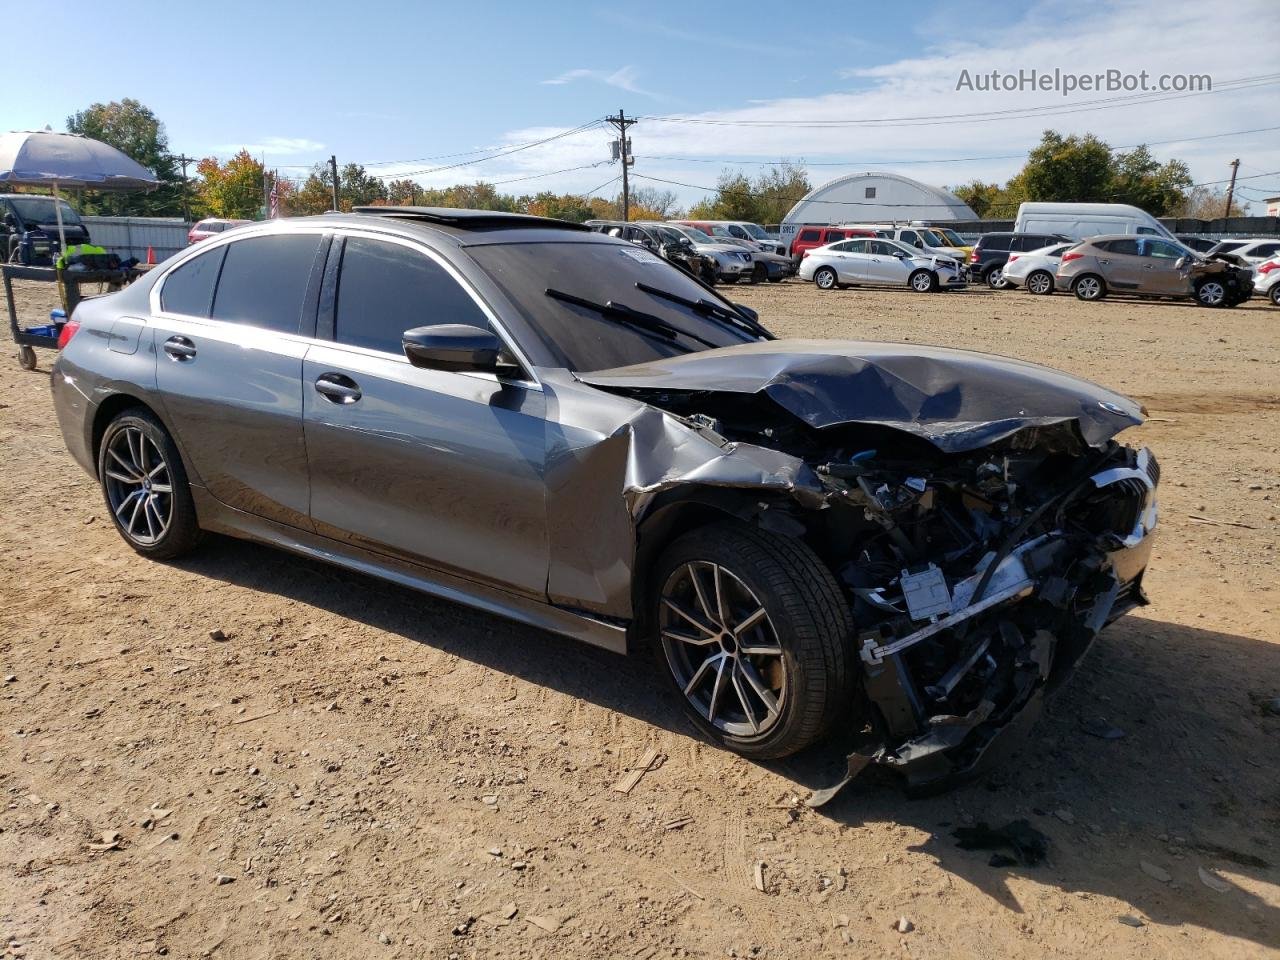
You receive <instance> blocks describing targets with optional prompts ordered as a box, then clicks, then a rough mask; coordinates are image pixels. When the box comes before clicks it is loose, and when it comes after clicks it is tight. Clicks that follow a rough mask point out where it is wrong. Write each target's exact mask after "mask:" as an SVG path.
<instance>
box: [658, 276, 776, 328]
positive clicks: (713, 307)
mask: <svg viewBox="0 0 1280 960" xmlns="http://www.w3.org/2000/svg"><path fill="white" fill-rule="evenodd" d="M636 289H637V290H639V291H641V292H642V293H647V294H649V295H650V296H654V297H661V298H662V299H663V300H669V301H671V302H672V303H678V304H680V306H682V307H688V308H689V309H690V310H694V311H696V312H698V313H700V314H702V315H703V316H704V317H715V318H716V319H718V320H724V321H726V322H727V323H731V324H733V325H734V326H735V327H738V328H740V329H742V330H746V331H747V332H748V333H751V334H755V335H756V336H758V337H760V336H762V337H766V338H767V339H770V340H772V339H773V334H771V333H770V332H769V331H768V330H766V329H765V328H764V327H762V326H760V324H758V323H757V322H756V321H754V320H752V319H751V318H750V317H748V316H745V315H743V314H741V313H739V312H738V311H737V310H731V309H729V308H728V307H722V306H720V304H718V303H716V302H715V301H714V300H707V299H706V298H705V297H704V298H702V299H700V300H690V299H689V298H688V297H682V296H680V294H678V293H671V292H670V291H667V290H663V289H662V288H661V287H653V286H650V285H649V284H647V283H643V282H637V283H636Z"/></svg>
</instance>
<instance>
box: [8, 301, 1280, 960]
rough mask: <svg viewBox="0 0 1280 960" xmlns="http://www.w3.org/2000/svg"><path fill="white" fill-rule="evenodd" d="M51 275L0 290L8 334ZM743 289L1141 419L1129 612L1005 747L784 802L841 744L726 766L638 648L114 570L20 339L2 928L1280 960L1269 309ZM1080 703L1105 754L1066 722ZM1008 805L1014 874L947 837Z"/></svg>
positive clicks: (433, 610)
mask: <svg viewBox="0 0 1280 960" xmlns="http://www.w3.org/2000/svg"><path fill="white" fill-rule="evenodd" d="M43 293H44V291H41V290H34V291H33V290H30V289H28V290H24V291H22V292H21V296H22V298H23V300H24V303H26V305H27V307H28V309H29V310H30V312H31V317H30V319H31V321H32V322H35V321H37V320H38V319H39V317H40V314H41V310H44V311H47V304H44V303H43V302H42V301H41V300H40V297H41V296H42V295H43ZM732 293H733V295H734V296H736V297H738V298H739V299H741V300H742V301H743V302H746V303H748V304H750V305H752V306H754V307H756V308H758V309H759V310H760V312H761V314H762V316H763V318H764V319H765V321H766V322H767V323H768V324H769V325H770V326H771V327H772V328H773V329H774V330H775V331H777V332H778V333H780V334H782V335H788V336H805V337H853V338H868V339H885V340H901V341H910V342H912V343H920V342H924V343H941V344H948V345H952V346H960V347H968V348H973V349H977V350H986V351H991V352H996V353H1003V354H1009V355H1013V356H1017V357H1021V358H1024V359H1027V360H1033V361H1039V362H1044V363H1049V364H1053V365H1056V366H1059V367H1063V368H1065V369H1067V370H1069V371H1071V372H1073V373H1076V374H1080V375H1083V376H1085V377H1089V378H1091V379H1094V380H1097V381H1099V382H1101V383H1104V384H1106V385H1108V386H1110V387H1113V388H1116V389H1118V390H1121V391H1123V392H1126V393H1129V394H1131V395H1134V396H1136V397H1138V398H1139V399H1141V400H1142V401H1143V402H1144V403H1145V404H1146V405H1147V407H1148V408H1149V410H1150V413H1151V415H1152V417H1153V418H1155V419H1153V420H1152V422H1150V423H1149V424H1147V425H1145V426H1143V427H1141V428H1139V429H1137V430H1135V431H1133V432H1132V433H1131V434H1130V435H1128V439H1129V440H1130V441H1131V442H1140V443H1146V444H1149V445H1150V446H1152V447H1153V448H1154V449H1155V450H1156V451H1157V453H1158V455H1159V457H1160V460H1161V464H1162V466H1163V475H1164V480H1163V486H1162V488H1161V492H1162V497H1161V507H1162V514H1163V515H1162V518H1161V539H1160V541H1159V543H1158V545H1157V548H1156V553H1155V558H1154V561H1153V566H1152V569H1151V571H1150V574H1149V576H1148V579H1147V588H1148V590H1149V592H1150V594H1151V597H1152V600H1153V603H1152V605H1151V606H1149V607H1147V608H1145V609H1144V610H1142V611H1140V612H1139V613H1137V614H1134V615H1131V616H1128V617H1126V618H1124V619H1123V620H1122V621H1120V622H1119V623H1117V624H1116V625H1115V626H1113V627H1111V628H1110V629H1109V630H1107V632H1106V633H1105V634H1104V636H1103V637H1102V639H1101V640H1100V641H1099V643H1098V645H1097V647H1096V649H1095V651H1094V653H1093V655H1092V656H1091V657H1090V658H1089V659H1088V660H1087V661H1086V662H1085V663H1084V664H1083V665H1082V667H1081V668H1080V670H1079V672H1078V673H1077V675H1076V677H1075V678H1074V680H1073V681H1072V683H1071V684H1069V685H1068V687H1067V688H1066V689H1065V690H1064V691H1063V693H1062V694H1061V695H1059V696H1058V697H1057V699H1056V700H1054V701H1053V702H1052V703H1051V705H1050V708H1049V711H1048V713H1047V715H1046V716H1045V718H1044V719H1042V720H1041V721H1040V723H1039V725H1038V726H1037V727H1036V728H1035V729H1034V731H1033V734H1032V736H1031V738H1030V740H1029V741H1028V742H1027V743H1026V745H1025V746H1024V747H1023V748H1022V749H1021V751H1020V752H1019V753H1018V754H1017V755H1016V756H1014V757H1013V758H1011V759H1010V760H1008V761H1006V762H1005V763H1004V764H1003V766H1001V767H1000V768H999V770H998V771H997V772H996V773H995V774H994V775H993V776H992V777H991V778H990V779H988V780H987V781H986V782H984V783H980V784H977V785H974V786H970V787H966V788H963V789H960V790H957V791H955V792H953V793H950V794H947V795H944V796H941V797H936V798H933V799H929V800H907V799H905V798H904V796H903V795H902V793H901V791H900V789H899V787H898V786H897V784H895V783H894V782H893V781H892V780H891V779H888V778H886V777H884V776H877V775H869V776H866V777H865V778H864V779H861V780H859V781H855V782H854V783H853V784H852V785H851V786H850V787H849V788H848V789H847V790H846V791H845V792H844V793H843V794H842V795H841V796H840V797H839V798H838V800H837V801H835V802H834V803H833V804H832V805H831V806H829V807H827V808H826V809H824V810H823V811H821V812H816V811H810V810H808V809H806V808H803V807H801V806H799V805H798V800H799V799H802V798H804V797H806V796H807V795H808V794H809V791H810V790H811V789H812V788H814V787H815V786H822V785H825V784H826V783H828V782H830V780H831V778H832V777H833V774H834V771H835V770H836V769H837V768H838V766H839V762H840V757H841V753H840V745H839V744H832V745H830V746H828V747H825V748H822V749H818V750H815V751H812V752H810V753H809V754H806V755H804V756H801V757H799V758H795V759H793V760H791V761H788V762H785V763H778V764H766V765H761V764H756V763H752V762H749V761H746V760H743V759H740V758H738V757H736V756H734V755H732V754H728V753H725V752H722V751H720V750H718V749H715V748H713V747H711V746H710V745H709V744H707V743H706V742H704V741H703V740H701V739H700V738H699V737H698V735H697V734H696V733H695V732H694V730H693V729H692V728H691V727H690V726H689V725H688V724H687V723H686V722H685V721H684V720H683V719H682V717H681V714H680V710H679V705H678V704H677V703H676V702H675V701H674V699H673V698H672V696H670V695H668V694H667V693H666V692H665V688H664V687H663V686H662V684H661V683H660V678H659V676H658V674H657V672H656V670H655V669H654V668H653V667H652V666H651V661H650V660H648V659H647V658H640V657H637V658H631V659H627V658H622V657H616V656H613V655H610V654H607V653H603V652H600V651H597V650H593V649H590V648H587V647H583V646H579V645H576V644H574V643H572V642H571V641H567V640H561V639H558V638H556V637H553V636H549V635H545V634H541V633H538V632H536V631H533V630H529V629H527V628H524V627H520V626H515V625H512V624H509V623H507V622H504V621H502V620H498V619H495V618H493V617H490V616H487V615H484V614H481V613H476V612H472V611H469V610H466V609H464V608H461V607H458V606H454V605H451V604H448V603H444V602H439V601H435V600H432V599H429V598H426V597H423V596H420V595H417V594H414V593H411V592H408V591H406V590H402V589H398V588H396V587H392V586H388V585H386V584H383V583H380V582H376V581H373V580H369V579H366V578H363V577H360V576H357V575H353V574H348V573H345V572H342V571H339V570H337V569H333V568H328V567H325V566H322V565H319V564H317V563H312V562H308V561H303V560H299V559H296V558H294V557H292V556H289V555H287V554H284V553H281V552H278V551H274V550H270V549H265V548H262V547H257V546H252V545H248V544H244V543H239V542H234V541H230V540H224V539H217V538H214V539H211V540H210V541H208V542H207V543H206V544H205V546H204V547H203V549H202V550H201V551H200V552H199V553H198V554H197V555H195V556H193V557H191V558H190V559H186V560H183V561H182V562H179V563H175V564H171V565H166V564H160V563H153V562H148V561H144V560H141V559H139V558H138V557H136V556H135V555H134V554H133V553H132V552H130V551H129V550H128V549H127V548H126V547H125V545H124V543H123V542H122V541H121V540H120V538H119V537H118V536H117V535H116V533H115V531H114V530H113V529H112V526H111V524H110V522H109V521H108V519H107V517H106V515H105V512H104V509H103V506H102V503H101V499H100V496H99V494H98V491H97V489H96V487H95V485H94V484H93V482H92V481H91V480H90V479H89V478H88V477H87V476H85V475H84V474H83V473H82V472H81V471H80V470H79V468H78V467H76V466H75V465H74V464H73V463H72V461H71V459H70V458H69V456H68V455H67V454H66V452H65V450H64V448H63V444H62V440H61V437H60V435H59V433H58V429H57V426H56V424H55V422H54V419H53V414H52V410H51V406H50V400H49V391H48V373H47V371H48V366H49V364H50V363H51V362H52V359H53V355H52V353H51V352H49V351H43V352H41V355H40V369H39V370H38V371H36V372H34V373H29V372H26V371H23V370H20V369H19V367H18V365H17V363H16V361H15V360H14V359H13V354H14V351H13V349H12V347H9V348H5V349H4V350H3V355H2V357H0V451H3V459H2V461H0V463H2V468H0V574H2V577H0V673H2V674H3V675H4V676H5V682H4V683H2V684H0V936H2V937H3V944H4V946H0V950H3V949H7V950H8V951H9V954H10V955H13V956H24V955H25V956H27V957H33V958H34V957H86V958H87V957H92V958H95V960H103V958H117V957H136V956H140V955H147V954H149V953H152V952H154V953H157V954H167V955H168V956H171V957H203V956H208V957H226V958H230V957H244V958H260V957H261V958H266V957H326V958H327V957H332V958H349V957H362V958H363V957H375V958H381V957H387V958H392V957H405V958H409V957H413V958H417V957H432V958H434V957H441V958H444V957H458V958H465V957H504V958H517V957H555V958H605V957H625V958H641V960H643V958H657V957H664V958H665V957H735V956H736V957H769V958H792V957H820V956H822V957H825V956H838V957H886V956H893V957H910V958H917V960H918V958H940V960H941V958H952V957H978V958H986V957H990V958H1023V957H1026V958H1032V957H1035V958H1039V957H1053V958H1074V957H1080V958H1086V957H1087V958H1095V957H1099V956H1125V957H1142V958H1170V957H1195V958H1222V960H1228V958H1230V960H1238V958H1242V957H1264V956H1267V957H1280V776H1277V770H1278V769H1280V763H1278V761H1280V749H1278V747H1280V716H1273V715H1269V714H1268V713H1267V711H1266V709H1265V706H1264V704H1265V702H1266V701H1268V700H1270V699H1272V698H1276V697H1280V577H1278V576H1277V572H1276V547H1275V541H1276V529H1277V525H1276V513H1277V510H1278V509H1280V470H1278V467H1280V333H1278V331H1280V310H1277V309H1275V308H1273V307H1270V306H1268V305H1265V304H1262V303H1250V304H1248V305H1247V306H1245V307H1243V308H1240V309H1236V310H1226V311H1211V310H1203V309H1197V308H1195V307H1191V306H1183V305H1174V304H1170V303H1155V302H1122V301H1107V302H1103V303H1098V304H1082V303H1078V302H1076V301H1075V300H1074V299H1073V298H1068V297H1065V296H1061V295H1059V296H1055V297H1052V298H1037V297H1032V296H1030V295H1027V294H1024V293H1017V292H1004V293H994V292H990V291H987V290H985V289H982V290H976V289H975V290H970V291H966V292H963V293H947V294H934V295H915V294H911V293H908V292H905V291H903V292H897V291H882V292H868V291H865V290H856V289H855V290H847V291H841V292H834V293H829V294H825V295H824V294H821V293H819V292H818V291H817V290H816V289H814V288H813V287H812V286H809V285H803V284H800V283H799V282H788V283H786V284H782V285H778V286H767V287H762V288H741V289H737V290H734V291H732ZM45 315H47V312H46V313H45ZM1193 515H1195V516H1199V517H1204V518H1208V519H1209V520H1210V521H1212V522H1198V521H1196V520H1193V519H1192V516H1193ZM214 630H220V631H223V633H224V634H225V637H226V639H225V640H224V641H215V640H213V639H211V636H210V633H211V631H214ZM1103 723H1105V725H1108V726H1114V727H1116V728H1119V730H1121V731H1123V733H1124V735H1123V737H1121V738H1119V739H1103V738H1100V737H1096V736H1092V735H1090V734H1088V733H1086V732H1085V731H1084V729H1083V727H1084V726H1085V725H1088V726H1090V727H1091V728H1092V729H1094V730H1095V732H1096V731H1097V730H1098V727H1099V725H1100V724H1103ZM650 749H656V750H657V751H659V753H660V755H661V756H662V757H664V758H665V760H664V761H663V762H662V763H661V765H660V766H659V767H658V768H657V769H654V770H651V771H650V772H648V773H646V774H645V775H644V776H643V777H642V778H641V779H640V781H639V783H638V785H636V786H635V788H634V789H633V790H632V791H631V792H630V793H629V794H625V795H624V794H622V793H618V792H615V791H614V790H613V789H612V788H613V785H614V784H615V783H616V782H617V781H618V779H619V777H620V776H622V775H623V774H624V773H625V772H626V770H627V769H628V768H629V767H631V766H632V765H634V764H636V763H637V762H638V760H639V759H640V758H641V757H642V755H644V754H645V753H646V751H648V750H650ZM1017 818H1025V819H1027V820H1029V821H1030V822H1031V824H1032V825H1033V826H1035V827H1036V828H1038V829H1039V830H1041V831H1043V832H1044V833H1045V834H1047V835H1048V836H1049V838H1050V843H1051V846H1050V851H1049V856H1048V859H1047V861H1046V862H1044V863H1042V864H1041V865H1039V866H1037V867H1033V868H1032V867H1020V866H1019V867H993V866H990V865H989V864H988V859H989V856H990V855H989V854H988V853H983V852H966V851H962V850H959V849H957V848H956V846H955V841H954V839H953V838H952V836H951V831H952V830H953V829H955V828H956V827H958V826H961V825H965V824H970V823H973V822H976V821H986V822H989V823H991V824H993V825H1003V824H1005V823H1006V822H1008V821H1010V820H1014V819H1017ZM757 865H762V866H760V867H759V874H757ZM757 876H759V877H760V878H761V879H762V880H763V885H764V891H763V892H761V891H759V890H757V889H756V879H757ZM900 918H906V919H907V920H908V921H909V923H910V925H911V927H912V929H910V930H909V931H908V932H899V930H898V929H897V925H898V921H899V919H900ZM1121 918H1124V919H1121ZM903 926H904V927H905V926H906V924H904V925H903Z"/></svg>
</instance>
